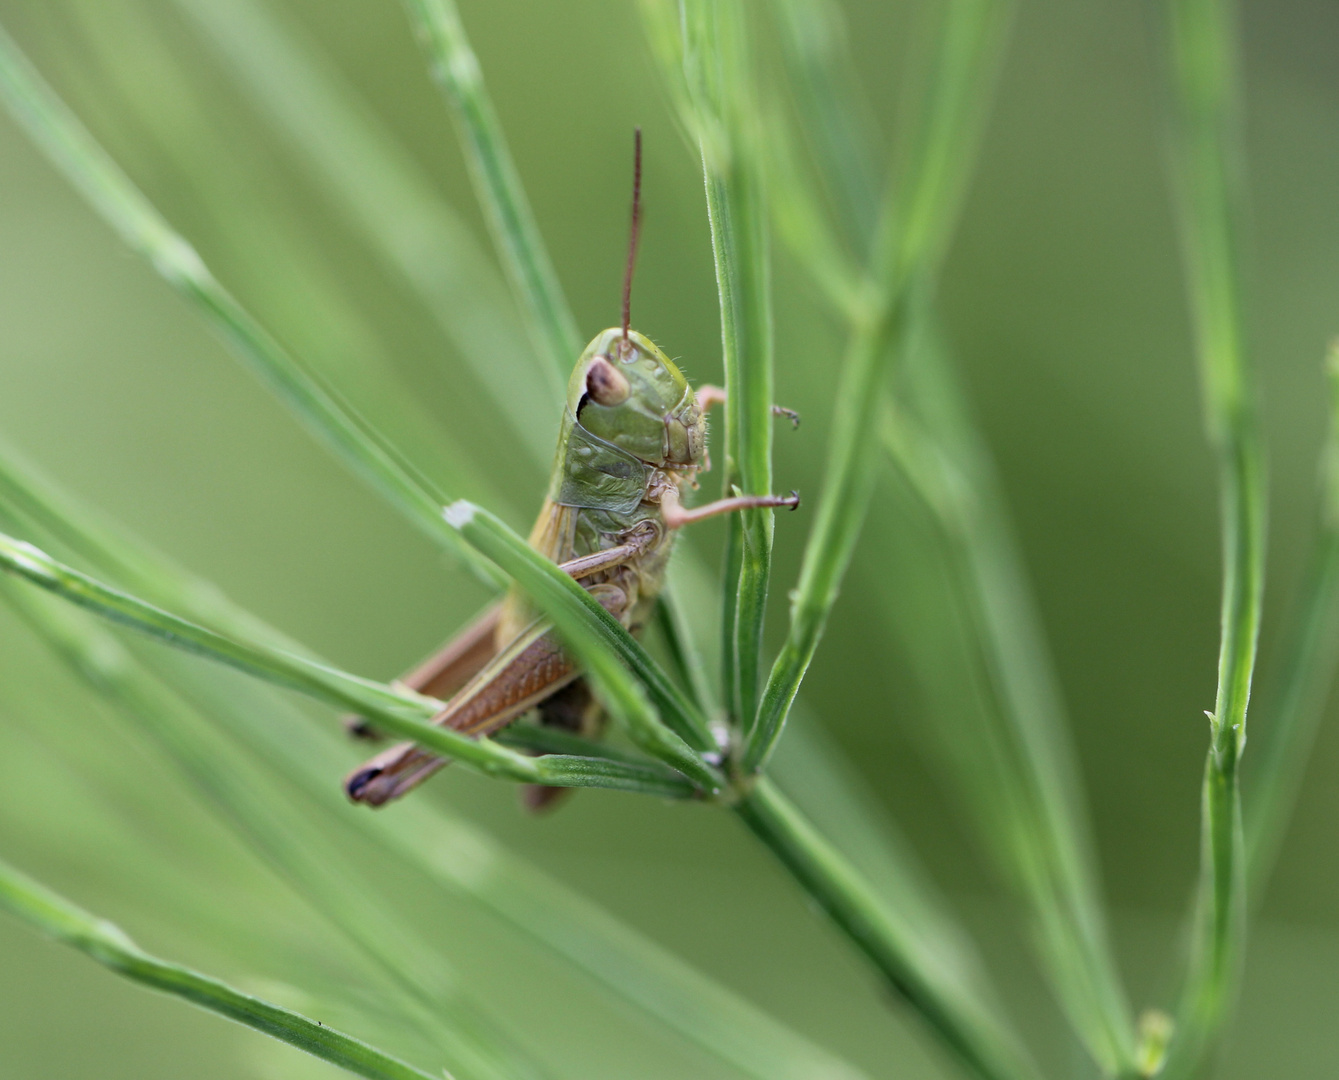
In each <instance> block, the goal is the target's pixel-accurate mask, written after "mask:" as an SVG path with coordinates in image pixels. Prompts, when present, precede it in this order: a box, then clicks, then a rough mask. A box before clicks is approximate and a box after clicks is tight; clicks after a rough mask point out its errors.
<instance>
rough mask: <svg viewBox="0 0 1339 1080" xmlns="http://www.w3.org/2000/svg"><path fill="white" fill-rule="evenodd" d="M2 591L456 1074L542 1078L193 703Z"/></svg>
mask: <svg viewBox="0 0 1339 1080" xmlns="http://www.w3.org/2000/svg"><path fill="white" fill-rule="evenodd" d="M0 592H2V593H3V597H4V599H5V600H6V601H8V602H9V603H10V605H11V606H12V607H14V608H15V609H16V610H17V611H18V613H19V615H20V616H21V617H22V618H23V619H24V620H25V621H26V622H27V623H28V624H29V625H30V626H32V627H33V628H34V630H36V632H37V633H38V634H39V635H40V636H41V637H42V638H44V639H45V640H46V641H47V643H48V644H49V645H50V646H51V648H52V649H53V650H54V651H55V652H56V653H57V654H58V655H59V656H60V657H61V659H62V660H64V661H65V662H66V664H67V665H68V666H69V667H70V668H71V669H72V670H73V671H74V672H75V673H76V674H77V675H78V676H79V677H80V678H81V679H82V680H83V681H84V682H85V683H86V684H87V685H88V686H89V687H90V688H92V689H93V690H94V691H95V692H97V693H98V694H100V695H101V696H102V697H104V698H105V699H107V700H109V701H110V702H112V703H113V704H114V705H115V706H116V707H117V709H118V710H119V711H120V712H121V714H122V715H123V716H124V717H125V718H126V720H127V721H128V722H129V723H131V724H132V725H134V726H136V727H137V728H139V729H141V730H143V731H145V732H146V733H147V735H148V736H149V737H150V738H151V739H152V740H153V741H154V742H155V743H157V744H158V745H159V746H160V747H161V748H162V749H163V750H164V752H165V753H166V754H167V756H168V757H169V758H170V759H171V760H172V761H173V762H174V763H175V764H176V765H177V767H178V768H179V769H180V770H181V771H182V772H183V773H184V774H185V775H186V776H187V778H188V779H189V781H190V783H191V785H192V787H193V788H194V789H195V791H196V792H197V793H198V794H200V795H201V796H202V797H203V798H204V799H205V800H206V801H207V802H208V803H210V804H211V805H212V806H213V807H214V808H216V809H218V810H220V811H221V812H222V815H223V817H224V818H225V820H226V821H227V822H228V824H229V825H230V826H231V827H232V828H233V830H234V831H235V832H236V833H237V834H238V835H239V836H240V838H241V839H242V840H243V842H245V843H246V844H248V846H250V847H251V848H252V849H253V850H254V851H255V852H256V854H257V855H258V856H259V857H260V858H261V859H262V860H263V861H264V862H265V863H266V864H267V865H268V866H269V867H270V868H271V869H272V870H274V871H275V872H276V873H277V874H278V876H279V877H280V878H282V879H284V880H285V881H287V882H288V884H289V885H290V886H291V887H292V888H293V890H294V891H295V892H296V893H297V894H298V895H299V896H301V897H302V899H303V900H304V901H305V902H306V903H307V904H308V905H309V906H310V907H311V908H313V910H315V911H317V912H318V913H319V914H321V915H322V916H323V917H324V918H325V919H326V920H327V921H328V922H329V923H330V924H331V925H332V926H333V927H334V928H335V929H336V930H337V931H339V932H340V933H341V934H343V935H344V937H346V938H347V939H348V940H349V941H350V942H351V943H352V944H353V945H354V946H355V947H356V948H357V949H358V950H359V951H360V952H361V953H362V954H363V956H364V957H365V958H366V959H367V960H368V961H369V962H370V963H371V965H372V966H373V967H374V968H375V969H377V970H379V971H380V973H381V974H382V975H384V976H385V977H386V979H387V981H388V983H389V986H390V988H391V989H392V990H393V991H395V992H398V994H399V995H400V997H401V998H402V999H403V1007H406V1008H407V1010H408V1012H409V1013H410V1014H411V1015H412V1016H413V1017H415V1019H416V1022H417V1024H418V1026H419V1028H420V1030H421V1031H422V1033H423V1034H424V1036H425V1037H426V1038H427V1039H428V1040H429V1041H430V1042H433V1043H436V1044H438V1045H440V1046H441V1048H442V1050H443V1051H444V1052H445V1053H446V1054H447V1055H448V1059H449V1060H451V1061H452V1062H453V1068H454V1069H456V1070H457V1071H459V1072H460V1074H461V1075H462V1076H468V1077H474V1078H478V1080H516V1078H521V1077H533V1076H534V1075H535V1071H534V1070H533V1068H531V1067H529V1066H528V1065H523V1064H522V1063H521V1062H520V1061H519V1060H518V1059H516V1058H515V1055H514V1053H513V1054H508V1053H505V1052H504V1051H502V1050H501V1046H502V1045H503V1043H504V1038H503V1036H502V1035H501V1034H500V1033H499V1032H497V1031H495V1030H491V1029H490V1028H491V1025H489V1024H488V1022H487V1021H485V1020H482V1019H481V1018H480V1017H479V1015H478V1013H477V1009H476V1008H475V1007H474V1006H472V1005H471V1004H469V1003H467V1002H465V1001H463V1000H460V997H461V995H460V991H459V989H458V988H457V987H456V986H454V985H453V981H454V980H453V977H452V974H451V972H450V969H449V967H447V966H445V962H444V959H443V957H442V956H441V954H440V952H438V951H436V950H434V949H433V948H432V947H431V946H429V945H428V944H427V943H426V942H425V941H424V940H422V939H421V938H420V937H419V935H418V934H417V933H416V932H415V931H414V930H413V929H412V928H410V927H408V926H406V925H404V924H403V922H401V921H399V920H397V919H396V917H395V916H394V914H393V913H392V912H393V909H392V908H391V907H390V906H388V905H387V904H386V903H385V902H384V900H385V898H384V897H379V896H377V895H375V894H371V893H370V892H369V890H368V889H367V888H366V886H365V885H363V884H362V880H361V879H360V878H359V877H358V876H357V875H349V874H347V873H344V872H342V871H341V870H339V869H338V868H339V867H340V866H341V865H342V864H343V863H345V862H347V854H346V853H345V852H344V851H342V850H341V849H340V848H339V847H338V846H336V845H333V844H331V843H330V842H329V841H328V840H327V838H326V837H325V835H324V834H323V833H322V832H321V831H320V830H319V829H313V828H312V827H311V826H310V824H309V823H308V822H306V821H304V819H303V817H302V815H301V813H300V812H299V811H298V809H297V808H296V807H295V806H294V805H293V804H292V803H291V802H288V801H286V800H283V799H280V798H276V797H274V796H272V795H269V794H268V789H267V787H266V786H265V784H264V783H263V782H262V781H260V780H259V779H258V778H257V777H256V775H255V773H254V770H253V768H252V767H251V766H250V763H249V762H248V761H247V760H246V759H245V758H244V757H243V755H240V754H238V753H237V752H236V751H235V750H232V748H231V747H229V746H227V745H226V744H225V743H223V741H222V740H220V739H219V738H217V737H216V736H212V735H210V734H207V733H206V732H205V731H204V730H203V729H202V721H201V719H200V718H199V717H198V716H193V715H191V713H192V710H190V707H189V706H188V705H187V703H186V702H185V701H184V700H182V699H181V698H180V697H178V696H177V695H175V694H174V693H172V692H171V691H170V690H169V689H167V688H166V687H165V686H163V684H162V683H161V682H159V681H158V680H157V679H155V678H153V677H152V676H151V675H150V674H149V673H148V672H147V671H146V670H145V669H144V668H143V667H142V666H140V665H139V664H138V663H136V661H135V660H134V658H133V657H132V656H130V654H129V653H128V652H127V651H126V650H125V649H124V648H123V647H122V646H121V645H120V643H119V642H118V641H116V639H115V638H114V637H113V636H112V635H111V634H109V633H107V632H105V631H103V630H102V629H101V628H99V627H97V626H95V625H93V624H92V623H91V617H88V616H82V615H80V614H79V613H76V612H75V611H74V610H73V609H71V608H69V607H64V606H62V607H59V608H57V607H56V606H55V605H56V604H57V601H56V600H54V599H49V598H45V597H41V596H40V595H39V594H36V593H34V592H33V591H32V590H30V589H27V588H25V587H23V586H19V585H7V587H6V588H4V589H3V590H0ZM39 601H45V602H44V603H43V602H39ZM429 964H431V967H429Z"/></svg>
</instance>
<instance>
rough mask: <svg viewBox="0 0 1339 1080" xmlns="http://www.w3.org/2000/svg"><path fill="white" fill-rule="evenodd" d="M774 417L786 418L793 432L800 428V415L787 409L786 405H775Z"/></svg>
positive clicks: (773, 407)
mask: <svg viewBox="0 0 1339 1080" xmlns="http://www.w3.org/2000/svg"><path fill="white" fill-rule="evenodd" d="M772 415H773V416H784V417H785V418H786V419H787V420H789V421H790V429H791V431H794V430H795V429H796V428H798V427H799V426H800V414H799V413H797V412H796V411H795V410H794V409H787V408H786V407H785V406H784V405H773V406H772Z"/></svg>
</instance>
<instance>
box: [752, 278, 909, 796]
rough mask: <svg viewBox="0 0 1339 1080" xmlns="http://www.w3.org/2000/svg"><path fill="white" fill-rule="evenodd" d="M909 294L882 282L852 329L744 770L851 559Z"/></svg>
mask: <svg viewBox="0 0 1339 1080" xmlns="http://www.w3.org/2000/svg"><path fill="white" fill-rule="evenodd" d="M906 301H907V297H906V295H905V291H904V288H903V287H901V286H892V287H890V288H889V289H887V290H886V291H885V292H884V294H883V299H882V302H881V303H879V304H878V305H877V309H876V311H875V313H874V314H873V316H872V317H870V318H869V319H867V320H866V321H864V323H863V324H862V325H861V326H860V327H859V328H858V329H857V331H856V334H855V338H854V340H853V341H852V343H851V346H850V348H849V350H848V352H847V356H846V359H845V361H844V363H843V365H842V374H841V378H840V381H839V382H838V384H837V406H836V409H835V411H834V414H833V421H832V441H831V445H830V447H829V450H828V464H827V468H826V470H825V473H824V481H823V485H822V489H821V492H820V495H819V505H818V510H817V511H816V513H815V515H814V517H815V520H814V525H813V528H812V529H811V530H810V533H809V540H808V543H807V544H806V545H805V552H804V561H803V563H802V565H801V569H800V581H799V585H798V586H797V587H796V589H795V592H794V594H793V598H792V601H791V609H790V630H789V632H788V633H787V635H786V640H785V643H784V644H783V645H782V647H781V652H780V653H779V654H778V655H777V658H776V661H775V663H774V664H773V666H772V672H771V675H770V677H769V678H768V680H767V687H766V689H765V690H764V692H763V698H762V705H761V708H760V712H759V717H758V725H757V728H756V731H755V735H754V738H753V739H752V740H750V742H749V744H748V746H747V747H746V750H745V754H744V759H743V767H744V770H745V771H746V772H757V771H760V770H761V769H762V768H763V767H764V766H765V765H766V762H767V758H768V756H769V755H770V754H771V752H772V748H773V747H774V746H775V745H776V742H777V740H778V739H779V738H780V737H781V731H782V728H783V726H784V725H785V721H786V715H787V714H788V713H789V711H790V707H791V705H792V704H793V702H794V700H795V695H796V694H797V693H798V692H799V689H800V683H801V681H802V680H803V679H804V675H805V672H807V671H808V669H809V664H810V662H811V661H812V660H813V658H814V653H815V652H816V651H817V650H818V642H819V640H820V639H821V638H822V635H823V628H824V626H825V625H826V623H827V617H828V613H829V612H830V611H831V610H832V605H833V604H834V603H835V602H836V599H837V591H838V588H839V586H840V583H841V579H842V577H843V576H844V574H845V572H846V568H847V566H848V565H849V564H850V561H851V552H852V551H853V550H854V548H855V541H856V537H857V536H858V535H859V533H860V526H861V524H862V523H863V521H864V518H865V508H866V507H867V506H868V503H869V496H870V491H871V488H872V486H873V482H874V464H875V458H876V455H873V454H871V453H870V452H869V439H870V437H871V436H872V434H873V428H874V421H875V417H876V415H877V411H878V410H877V402H878V399H879V397H880V390H881V387H882V385H883V382H884V380H885V377H886V375H887V373H888V369H889V367H890V366H891V363H892V359H893V354H894V349H895V345H896V342H897V339H898V337H899V335H900V334H901V333H902V332H903V331H904V329H905V318H906Z"/></svg>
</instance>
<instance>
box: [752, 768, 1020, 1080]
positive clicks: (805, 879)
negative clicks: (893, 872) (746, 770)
mask: <svg viewBox="0 0 1339 1080" xmlns="http://www.w3.org/2000/svg"><path fill="white" fill-rule="evenodd" d="M736 812H737V813H738V814H739V816H740V818H741V819H742V820H743V822H744V824H745V825H747V826H748V828H749V829H750V830H751V831H752V832H753V834H754V835H755V836H757V837H758V839H759V840H761V841H762V842H763V843H764V844H766V845H767V846H768V847H769V848H770V849H771V850H772V853H773V854H774V855H776V857H777V858H778V859H780V860H781V862H782V864H783V865H785V867H786V868H787V869H788V870H789V871H790V873H791V874H792V875H793V876H794V877H795V878H796V880H797V881H799V882H800V883H801V884H802V885H803V886H804V888H805V889H806V891H808V892H809V894H810V895H811V896H813V897H814V899H816V900H817V901H818V902H819V903H820V904H821V905H822V907H823V909H824V910H825V911H826V912H827V914H828V916H829V917H830V918H831V919H832V920H833V922H834V923H836V925H837V926H838V927H839V928H840V929H841V930H842V931H843V933H845V934H846V935H847V937H849V938H850V939H851V941H852V943H853V944H854V945H855V946H856V947H857V948H858V949H859V950H860V951H861V952H862V953H863V954H864V955H865V956H866V958H867V959H868V960H869V961H870V962H871V963H872V964H873V965H874V966H875V967H876V968H877V969H878V971H879V972H880V973H881V974H882V975H883V976H884V978H886V979H887V980H888V981H889V982H890V983H891V984H892V985H893V986H894V987H896V988H897V989H898V991H899V992H900V993H902V994H903V995H904V996H905V997H906V998H907V1000H908V1001H910V1002H911V1004H912V1005H913V1006H914V1007H915V1008H916V1011H917V1012H918V1013H919V1014H920V1015H921V1017H922V1018H923V1019H924V1020H925V1022H926V1024H927V1025H928V1026H929V1027H930V1028H931V1030H932V1031H934V1033H935V1034H936V1035H937V1036H938V1037H939V1038H940V1039H941V1040H942V1041H943V1043H944V1044H945V1046H946V1047H947V1048H948V1049H949V1050H950V1051H952V1052H953V1053H954V1054H955V1055H956V1056H957V1058H958V1059H959V1061H960V1062H961V1063H962V1064H963V1065H965V1066H966V1067H967V1068H968V1069H970V1070H971V1071H972V1073H973V1074H974V1075H976V1076H979V1077H983V1078H987V1077H988V1078H992V1080H1004V1078H1006V1077H1014V1078H1023V1077H1030V1076H1033V1075H1035V1074H1034V1071H1033V1069H1032V1067H1031V1066H1030V1065H1029V1064H1028V1062H1027V1059H1026V1057H1025V1056H1024V1054H1023V1052H1022V1051H1021V1050H1020V1049H1019V1047H1018V1046H1017V1045H1016V1043H1015V1042H1014V1040H1013V1038H1012V1036H1011V1035H1010V1034H1009V1032H1008V1031H1007V1029H1005V1028H1004V1027H1003V1026H1001V1025H1000V1024H999V1023H998V1022H997V1021H996V1020H995V1018H994V1017H993V1016H992V1015H991V1014H990V1013H989V1012H988V1011H987V1010H985V1009H983V1008H982V1007H981V1005H980V1004H979V1003H978V1002H977V1001H976V1000H975V999H974V998H973V997H972V996H970V995H968V994H966V993H963V992H962V989H961V987H960V985H959V983H958V980H957V978H956V974H955V973H953V972H952V971H950V970H949V969H948V968H947V967H946V966H945V963H944V961H945V959H946V958H945V957H943V956H942V955H940V954H939V953H937V952H936V951H934V949H933V948H931V947H927V946H926V943H925V942H924V941H923V940H921V939H920V938H918V937H917V936H916V934H915V933H914V932H913V931H912V930H911V928H910V927H909V926H908V924H907V923H906V922H905V921H904V920H903V919H902V918H900V917H899V915H898V914H897V913H894V912H891V911H889V909H888V908H887V906H886V905H885V904H884V903H883V901H882V900H881V899H880V898H879V897H878V896H876V895H875V894H874V892H873V891H872V890H871V889H870V887H869V885H868V883H867V882H866V881H865V879H864V878H863V877H862V876H861V875H860V874H859V873H858V872H857V871H856V870H855V869H854V867H852V866H851V865H850V863H849V862H848V861H847V860H846V859H845V858H844V857H843V856H842V855H841V854H840V853H839V852H838V851H836V850H835V849H834V848H833V847H832V846H831V845H830V844H829V843H828V842H827V840H825V839H824V838H823V837H822V836H821V835H820V834H819V833H818V832H817V830H815V829H814V827H813V826H812V825H811V824H810V823H809V822H808V821H807V820H806V819H805V818H804V816H803V815H801V814H800V813H799V812H798V811H797V810H796V809H795V807H794V806H793V805H792V804H791V803H790V801H789V800H788V799H786V798H785V796H784V795H782V794H781V792H780V791H779V790H777V788H776V787H775V786H774V785H773V784H772V783H771V781H769V780H768V779H766V778H760V779H759V780H758V782H757V785H756V786H755V788H754V789H753V791H752V793H751V794H750V795H748V796H747V797H746V798H745V799H743V800H742V801H741V802H740V803H739V805H738V806H737V807H736Z"/></svg>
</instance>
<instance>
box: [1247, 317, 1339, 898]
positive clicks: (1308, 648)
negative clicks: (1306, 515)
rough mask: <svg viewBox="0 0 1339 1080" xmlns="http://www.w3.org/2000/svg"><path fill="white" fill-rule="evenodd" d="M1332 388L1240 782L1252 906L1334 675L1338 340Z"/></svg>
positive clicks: (1338, 636)
mask: <svg viewBox="0 0 1339 1080" xmlns="http://www.w3.org/2000/svg"><path fill="white" fill-rule="evenodd" d="M1326 374H1327V375H1328V376H1329V383H1330V429H1329V434H1328V438H1327V440H1326V445H1325V457H1324V459H1323V462H1322V466H1323V477H1324V487H1323V491H1322V496H1321V512H1320V521H1319V535H1318V536H1317V537H1316V540H1315V548H1314V550H1313V552H1312V555H1311V560H1310V563H1309V565H1308V567H1307V570H1306V574H1305V576H1304V577H1303V579H1302V585H1301V588H1300V589H1299V596H1300V598H1301V599H1300V601H1299V602H1298V603H1297V609H1298V610H1297V613H1296V614H1295V616H1294V617H1293V618H1292V619H1291V620H1290V622H1289V625H1288V628H1287V631H1286V634H1285V638H1284V645H1283V647H1282V648H1281V649H1280V655H1281V656H1282V657H1283V661H1282V670H1281V671H1279V672H1278V673H1276V674H1274V677H1273V678H1271V679H1270V680H1269V682H1268V683H1267V684H1266V691H1267V693H1266V695H1265V696H1264V698H1263V700H1262V701H1260V702H1259V703H1258V704H1257V705H1256V718H1257V721H1259V722H1260V723H1263V725H1264V729H1263V730H1264V733H1263V735H1261V734H1260V733H1258V732H1257V734H1256V736H1255V739H1256V743H1257V745H1259V744H1261V743H1263V745H1261V746H1260V750H1259V751H1258V755H1259V756H1258V757H1257V758H1256V759H1255V760H1257V761H1258V762H1259V766H1258V769H1257V771H1256V772H1254V773H1251V772H1249V771H1248V772H1247V773H1246V775H1245V777H1244V782H1245V788H1246V790H1245V794H1244V801H1245V803H1246V805H1247V806H1248V807H1249V812H1248V813H1247V814H1246V864H1247V873H1246V877H1247V882H1248V885H1249V888H1250V894H1249V895H1250V899H1251V902H1252V904H1257V903H1258V902H1259V900H1260V897H1261V894H1262V893H1263V892H1264V888H1265V885H1266V883H1267V882H1268V880H1269V876H1270V873H1271V872H1272V870H1273V868H1274V863H1275V861H1276V859H1277V858H1278V851H1279V846H1280V845H1281V844H1282V842H1283V836H1284V833H1285V832H1286V831H1287V827H1288V820H1289V818H1290V817H1291V816H1292V809H1293V806H1294V804H1295V802H1296V799H1297V792H1298V791H1299V790H1300V789H1301V786H1302V777H1303V774H1304V773H1305V771H1306V764H1307V760H1308V759H1309V758H1310V756H1311V749H1312V747H1313V746H1314V745H1315V741H1316V736H1317V734H1318V733H1319V730H1320V725H1321V721H1322V720H1323V719H1324V718H1325V706H1326V704H1327V702H1328V699H1329V696H1330V689H1331V687H1332V686H1333V684H1334V676H1335V671H1336V669H1339V342H1335V343H1334V344H1332V345H1331V346H1330V351H1329V356H1328V358H1327V363H1326Z"/></svg>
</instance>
